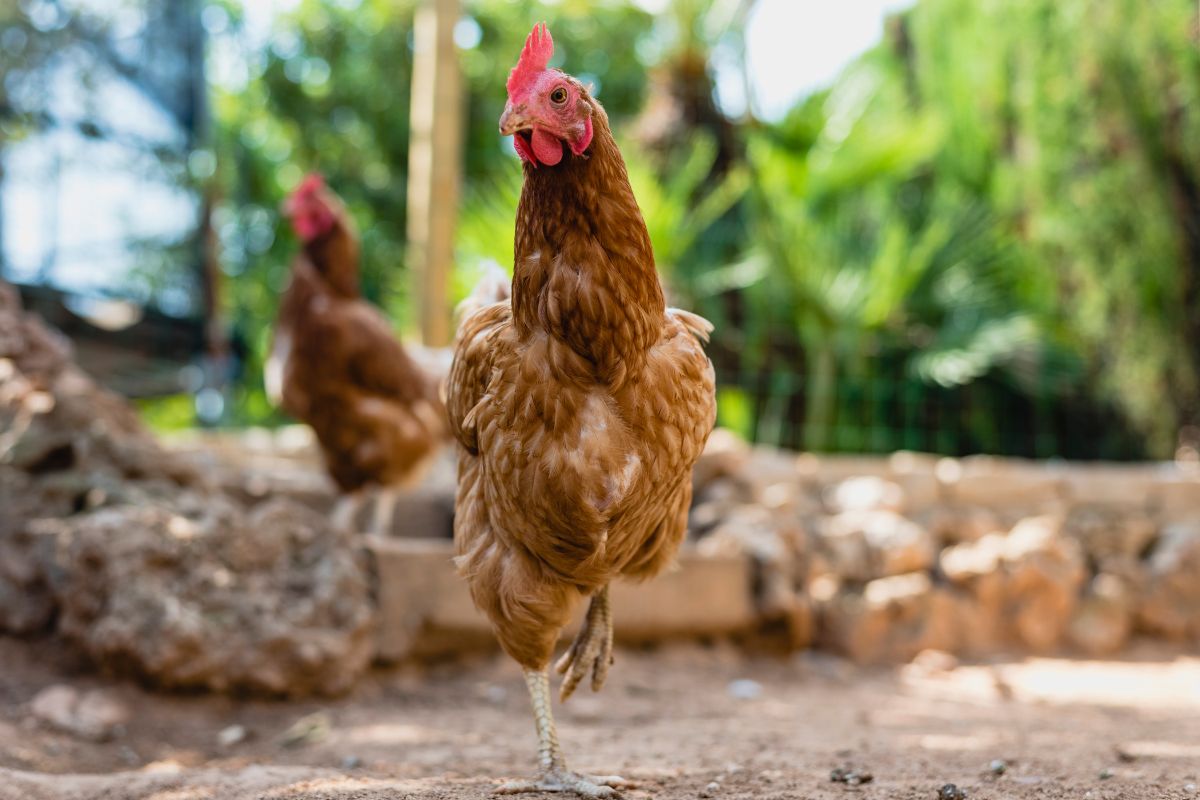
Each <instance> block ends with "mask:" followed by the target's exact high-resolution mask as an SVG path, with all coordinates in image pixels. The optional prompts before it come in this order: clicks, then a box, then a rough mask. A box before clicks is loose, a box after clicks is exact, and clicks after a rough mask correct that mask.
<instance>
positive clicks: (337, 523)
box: [329, 490, 363, 533]
mask: <svg viewBox="0 0 1200 800" xmlns="http://www.w3.org/2000/svg"><path fill="white" fill-rule="evenodd" d="M362 504H363V493H362V491H361V490H359V491H354V492H348V493H347V494H344V495H342V496H341V497H339V498H338V501H337V503H336V504H335V505H334V507H333V512H332V513H331V514H330V515H329V522H330V524H331V525H332V526H333V527H334V529H335V530H340V531H350V532H352V533H353V532H354V524H355V518H356V517H357V516H358V512H359V509H361V508H362Z"/></svg>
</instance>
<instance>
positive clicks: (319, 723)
mask: <svg viewBox="0 0 1200 800" xmlns="http://www.w3.org/2000/svg"><path fill="white" fill-rule="evenodd" d="M331 730H333V721H332V720H331V719H330V718H329V714H328V713H327V712H325V711H314V712H313V713H311V714H307V715H305V716H303V717H301V718H300V719H298V720H296V721H295V722H293V723H292V724H291V725H289V726H288V729H287V730H286V731H284V732H283V733H282V734H281V735H280V737H279V743H280V744H281V745H283V746H284V747H302V746H304V745H310V744H319V743H321V742H323V741H325V740H326V739H328V738H329V733H330V731H331Z"/></svg>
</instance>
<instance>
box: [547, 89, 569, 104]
mask: <svg viewBox="0 0 1200 800" xmlns="http://www.w3.org/2000/svg"><path fill="white" fill-rule="evenodd" d="M550 102H551V103H554V104H555V105H559V106H561V105H562V104H563V103H565V102H567V90H566V89H564V88H563V87H561V86H560V87H558V88H557V89H555V90H554V91H553V92H551V93H550Z"/></svg>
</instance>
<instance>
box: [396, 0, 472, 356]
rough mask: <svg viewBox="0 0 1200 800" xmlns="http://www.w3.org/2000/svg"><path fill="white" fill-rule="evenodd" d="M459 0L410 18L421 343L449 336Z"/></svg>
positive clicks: (412, 219)
mask: <svg viewBox="0 0 1200 800" xmlns="http://www.w3.org/2000/svg"><path fill="white" fill-rule="evenodd" d="M458 14H459V0H425V2H423V3H422V4H421V6H420V7H419V8H418V9H417V12H416V17H415V19H414V21H413V38H414V51H415V52H414V60H413V82H412V110H411V114H410V117H409V124H410V134H409V148H408V256H409V264H410V265H411V266H412V267H413V268H414V270H415V271H416V274H417V276H418V283H419V287H420V288H419V292H420V294H419V307H418V316H419V318H420V322H421V336H422V339H423V340H424V342H425V344H426V345H431V346H440V345H445V344H449V342H450V335H451V331H450V308H449V291H448V289H449V280H450V269H451V265H452V264H453V259H454V224H455V218H456V216H457V212H458V191H459V187H458V182H459V170H460V164H459V161H460V158H461V154H460V152H459V150H460V147H459V142H460V141H461V114H462V108H461V102H460V96H459V70H458V53H457V51H456V50H455V45H454V25H455V23H457V22H458Z"/></svg>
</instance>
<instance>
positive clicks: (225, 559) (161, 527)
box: [37, 494, 374, 695]
mask: <svg viewBox="0 0 1200 800" xmlns="http://www.w3.org/2000/svg"><path fill="white" fill-rule="evenodd" d="M37 528H38V531H39V533H40V534H41V535H43V536H48V537H52V538H53V540H54V541H55V542H56V546H57V549H58V551H59V552H58V556H57V558H56V566H57V570H56V572H57V574H56V577H55V587H54V588H55V592H56V594H57V596H58V598H59V603H60V605H61V610H60V620H59V630H60V632H61V633H62V634H63V635H64V636H66V637H67V638H68V639H70V640H72V641H74V642H75V643H77V644H78V645H79V646H80V648H81V649H82V650H83V651H84V652H86V653H87V654H88V655H89V656H90V657H91V658H92V659H93V660H94V661H95V662H96V663H98V664H100V665H101V666H103V667H106V668H109V669H111V670H113V671H118V672H131V673H134V674H136V675H138V676H140V677H141V678H143V679H144V680H146V681H148V682H150V683H153V684H156V685H160V686H164V687H171V688H205V689H213V690H218V691H228V690H239V691H253V692H264V693H270V694H286V695H301V694H308V693H322V694H330V693H336V692H340V691H344V690H345V689H347V688H349V686H350V685H351V683H352V681H353V680H354V679H355V678H356V677H357V676H358V675H359V674H360V673H361V672H362V671H363V670H364V669H365V668H366V666H367V664H368V662H369V660H370V656H371V637H370V634H371V627H372V623H373V618H374V610H373V606H372V604H371V600H370V592H369V581H368V573H367V570H366V567H365V565H364V564H363V563H362V558H361V556H360V555H359V553H358V551H357V548H356V546H355V545H354V543H353V541H352V539H351V538H350V536H349V534H346V533H342V532H338V531H335V530H333V529H332V528H331V527H330V526H329V524H328V522H327V520H326V518H325V517H323V516H321V515H318V514H315V513H314V512H312V511H311V510H309V509H307V508H305V507H303V506H300V505H298V504H296V503H294V502H292V501H284V500H277V501H270V502H267V503H265V504H263V505H261V506H259V507H257V508H255V509H253V510H252V511H250V512H249V513H246V512H243V511H241V510H240V509H239V508H238V507H237V506H235V505H233V504H231V503H229V502H227V501H223V500H221V499H220V498H218V497H214V496H210V495H201V494H196V495H183V496H181V497H180V498H178V500H177V502H176V503H175V507H174V508H172V509H168V508H166V507H161V506H159V507H154V506H151V507H135V506H118V507H113V508H105V509H101V510H98V511H95V512H92V513H89V514H84V515H79V516H76V517H71V518H68V519H67V520H62V521H43V522H41V523H38V525H37Z"/></svg>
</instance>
